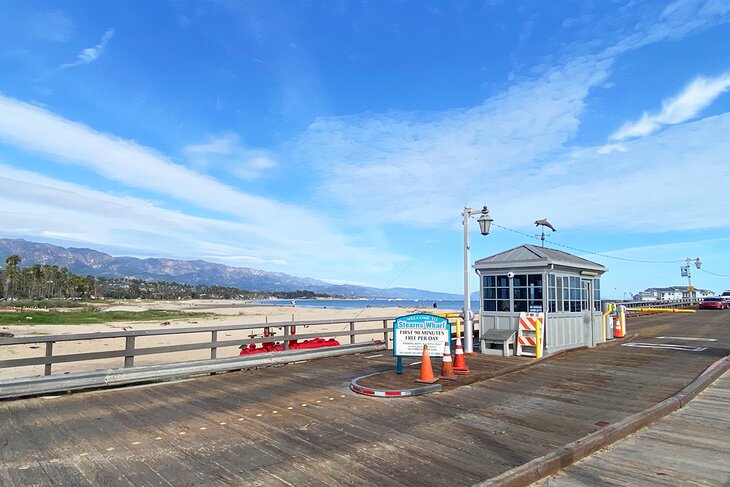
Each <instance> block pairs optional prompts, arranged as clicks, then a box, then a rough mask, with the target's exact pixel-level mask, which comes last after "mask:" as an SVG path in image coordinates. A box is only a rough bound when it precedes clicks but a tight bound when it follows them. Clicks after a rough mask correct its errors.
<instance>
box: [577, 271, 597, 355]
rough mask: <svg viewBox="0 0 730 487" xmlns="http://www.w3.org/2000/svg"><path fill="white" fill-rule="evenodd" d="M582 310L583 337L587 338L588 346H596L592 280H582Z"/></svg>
mask: <svg viewBox="0 0 730 487" xmlns="http://www.w3.org/2000/svg"><path fill="white" fill-rule="evenodd" d="M580 288H581V291H580V300H581V310H582V312H583V336H584V337H585V341H586V345H588V346H591V347H592V346H595V344H596V335H595V326H594V325H595V323H594V322H593V320H594V311H595V310H594V309H593V308H594V307H595V303H594V302H593V280H592V279H581V286H580Z"/></svg>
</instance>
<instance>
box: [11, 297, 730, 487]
mask: <svg viewBox="0 0 730 487" xmlns="http://www.w3.org/2000/svg"><path fill="white" fill-rule="evenodd" d="M637 331H638V332H639V333H640V334H641V337H639V338H637V339H634V340H633V342H639V343H645V344H648V345H644V346H623V345H620V344H613V345H610V346H605V347H598V348H594V349H583V350H577V351H573V352H569V353H566V354H563V355H560V356H557V357H554V358H550V359H548V360H545V361H543V362H541V363H539V364H535V365H532V366H530V367H528V368H526V369H524V370H521V371H517V372H513V373H511V374H508V375H504V376H500V377H496V378H492V379H488V380H484V381H479V382H474V383H471V384H469V385H464V386H462V387H454V388H451V389H450V390H446V391H445V392H442V393H438V394H431V395H425V396H418V397H412V398H397V399H395V398H392V399H381V398H372V397H365V396H361V395H356V394H353V393H352V392H351V391H349V389H348V385H349V383H350V380H352V379H353V378H355V377H358V376H362V375H366V374H370V373H374V372H379V371H384V370H387V369H389V368H392V367H393V365H394V359H393V358H392V357H390V356H389V355H388V354H383V355H382V356H380V357H373V356H372V355H371V356H368V355H365V354H363V355H356V356H347V357H336V358H327V359H320V360H316V361H311V362H306V363H299V364H291V365H286V366H281V367H271V368H266V369H259V370H253V371H242V372H233V373H227V374H221V375H215V376H206V377H200V378H197V379H194V380H187V381H182V382H176V383H164V384H159V385H155V386H143V387H132V388H125V389H115V390H105V391H97V392H87V393H78V394H71V395H62V396H58V397H55V398H33V399H23V400H16V401H3V402H0V485H3V486H8V487H10V486H26V485H38V486H45V485H49V486H51V485H53V486H58V485H69V486H70V485H73V486H85V485H88V486H98V485H105V486H117V485H125V486H126V485H129V486H147V485H149V486H152V485H167V486H183V485H201V486H203V485H205V486H209V485H210V486H214V485H266V486H277V485H289V486H291V485H295V486H320V485H323V486H341V485H372V484H381V485H395V486H440V485H450V486H458V485H472V484H474V483H477V482H480V481H483V480H486V479H489V478H492V477H494V476H496V475H499V474H501V473H503V472H505V471H507V470H509V469H511V468H513V467H516V466H518V465H521V464H524V463H526V462H528V461H530V460H532V459H534V458H536V457H539V456H541V455H544V454H545V453H548V452H550V451H552V450H554V449H555V448H558V447H560V446H562V445H564V444H566V443H569V442H571V441H575V440H577V439H579V438H582V437H583V436H585V435H587V434H589V433H592V432H595V431H598V430H600V429H601V428H603V427H605V426H607V425H609V424H612V423H615V422H617V421H620V420H621V419H624V418H626V417H627V416H629V415H631V414H633V413H636V412H639V411H642V410H644V409H646V408H648V407H650V406H653V405H655V404H657V403H659V402H660V401H662V400H663V399H665V398H667V397H669V396H671V395H673V394H675V393H677V392H678V391H679V390H680V389H682V388H683V387H684V386H686V385H687V384H688V383H689V382H691V381H692V380H693V379H694V378H695V377H697V375H698V374H700V373H701V372H702V371H703V370H704V369H705V368H706V367H707V366H709V365H710V364H712V363H713V362H715V361H716V360H717V359H718V358H721V357H724V356H726V355H728V354H730V312H723V311H718V312H713V311H703V312H699V313H696V314H694V315H661V316H651V317H643V318H638V319H636V320H632V321H630V323H629V332H630V333H631V334H633V333H634V332H637ZM662 337H663V338H662ZM708 340H715V341H708ZM652 344H653V345H652ZM663 344H684V345H687V348H686V349H677V348H676V347H675V348H666V347H661V345H663ZM690 345H691V346H690ZM648 346H652V347H653V346H660V347H659V348H647V347H648ZM693 348H696V349H697V350H695V351H691V349H693ZM700 348H701V349H702V350H699V349H700ZM368 357H370V358H368ZM436 364H438V362H436ZM688 434H691V433H688Z"/></svg>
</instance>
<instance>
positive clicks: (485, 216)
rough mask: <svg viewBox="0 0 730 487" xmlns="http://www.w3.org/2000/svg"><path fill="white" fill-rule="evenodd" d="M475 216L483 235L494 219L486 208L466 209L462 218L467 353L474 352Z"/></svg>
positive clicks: (465, 342) (486, 233) (465, 343)
mask: <svg viewBox="0 0 730 487" xmlns="http://www.w3.org/2000/svg"><path fill="white" fill-rule="evenodd" d="M473 215H479V218H478V219H477V222H479V231H480V232H481V234H482V235H489V229H490V227H491V226H492V219H491V218H490V217H489V210H488V209H487V207H486V206H484V207H483V208H482V209H481V210H479V211H475V210H472V209H471V208H468V207H466V206H465V207H464V211H463V212H462V214H461V216H463V217H464V222H463V224H464V350H465V351H466V352H467V353H471V352H473V351H474V323H473V322H472V313H471V296H470V294H469V277H470V273H469V266H470V264H471V262H470V258H469V249H470V246H469V218H470V217H471V216H473Z"/></svg>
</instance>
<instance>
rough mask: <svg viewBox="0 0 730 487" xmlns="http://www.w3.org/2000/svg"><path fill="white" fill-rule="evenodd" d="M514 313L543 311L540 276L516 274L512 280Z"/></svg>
mask: <svg viewBox="0 0 730 487" xmlns="http://www.w3.org/2000/svg"><path fill="white" fill-rule="evenodd" d="M512 287H513V291H514V303H515V309H514V311H515V312H518V313H519V312H523V311H524V312H528V311H529V312H537V313H541V312H543V311H544V308H543V303H542V298H543V295H542V294H543V292H542V274H516V275H515V276H514V279H512Z"/></svg>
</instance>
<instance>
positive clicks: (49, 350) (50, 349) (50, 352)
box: [43, 342, 53, 375]
mask: <svg viewBox="0 0 730 487" xmlns="http://www.w3.org/2000/svg"><path fill="white" fill-rule="evenodd" d="M49 359H50V360H49ZM46 360H47V362H46V366H45V368H44V369H43V373H44V374H45V375H51V367H52V366H53V342H46Z"/></svg>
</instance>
